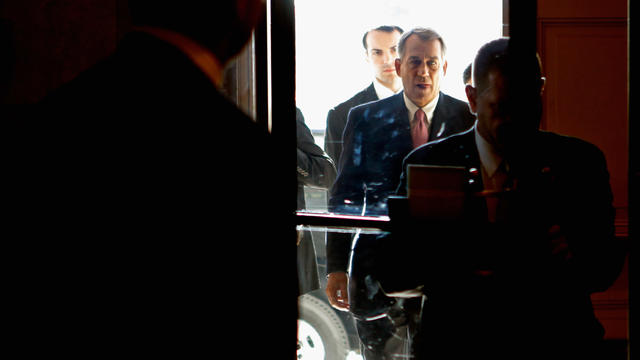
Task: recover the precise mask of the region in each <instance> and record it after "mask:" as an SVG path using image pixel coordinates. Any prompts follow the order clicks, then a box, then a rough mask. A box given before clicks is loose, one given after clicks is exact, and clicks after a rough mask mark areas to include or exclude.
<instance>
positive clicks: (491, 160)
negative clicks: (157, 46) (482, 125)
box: [473, 121, 502, 178]
mask: <svg viewBox="0 0 640 360" xmlns="http://www.w3.org/2000/svg"><path fill="white" fill-rule="evenodd" d="M473 131H474V132H475V136H476V146H477V147H478V155H479V156H480V163H481V164H482V167H483V169H484V170H485V171H486V175H487V177H488V178H491V177H493V175H494V174H495V172H496V170H498V167H499V166H500V164H501V163H502V156H500V154H498V152H497V151H496V149H495V148H494V147H493V146H492V145H491V144H490V143H489V142H488V141H487V140H485V138H483V137H482V135H480V133H479V132H478V122H477V121H476V123H475V125H474V126H473Z"/></svg>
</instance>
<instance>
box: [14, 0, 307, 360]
mask: <svg viewBox="0 0 640 360" xmlns="http://www.w3.org/2000/svg"><path fill="white" fill-rule="evenodd" d="M129 5H130V8H131V18H132V22H133V24H134V25H135V27H134V29H133V31H131V32H130V33H129V34H127V35H126V36H125V37H124V38H123V39H122V41H121V42H120V44H119V45H118V48H117V50H116V52H115V53H114V54H113V55H112V56H110V57H109V58H107V59H105V60H104V61H103V62H101V63H100V64H97V65H96V66H95V67H93V68H91V69H90V70H88V71H87V72H85V73H83V74H81V75H80V76H78V77H77V78H76V79H75V80H74V81H72V82H71V83H69V84H68V85H66V86H64V87H63V88H61V89H60V90H59V91H56V92H55V93H54V94H51V96H49V97H48V98H47V99H46V100H45V101H44V102H43V103H42V104H41V105H40V110H41V111H42V114H43V115H46V117H43V118H46V119H47V120H48V121H47V122H46V123H40V122H39V123H38V124H30V129H29V131H30V132H29V133H28V134H27V135H28V138H27V140H28V142H27V143H25V144H24V145H23V146H24V149H25V151H24V152H23V156H24V160H25V161H24V165H23V168H24V169H26V170H27V171H28V172H27V174H29V176H24V180H25V182H24V183H23V184H21V185H20V187H19V188H18V189H19V190H18V191H17V192H18V193H19V194H20V196H22V198H21V199H20V201H21V203H22V204H23V206H24V207H25V209H24V210H25V212H26V213H27V214H29V215H30V217H29V219H30V221H31V223H32V224H37V228H36V227H34V226H29V227H26V228H27V229H38V230H34V231H37V234H39V235H44V236H39V237H37V238H39V239H57V241H55V242H51V241H49V242H46V243H44V244H42V246H41V247H39V246H38V247H36V246H34V250H33V251H31V252H30V258H29V261H28V262H27V264H32V265H33V266H25V267H26V268H28V269H29V270H28V272H24V274H25V281H24V283H25V284H26V285H27V286H29V289H30V292H29V293H32V292H35V294H34V296H31V297H29V299H27V301H28V302H27V304H28V305H27V307H28V311H27V313H28V314H30V315H29V316H33V318H34V319H35V320H34V322H33V323H32V324H30V326H32V327H33V328H37V329H38V330H37V331H41V332H42V333H43V334H44V335H46V337H44V336H43V341H45V339H46V341H47V342H45V345H43V347H45V348H46V349H47V351H48V353H49V354H51V353H57V352H60V353H64V354H65V356H67V355H69V354H71V355H72V357H73V355H74V353H77V354H81V356H80V357H86V356H87V355H89V356H92V355H96V354H102V353H109V354H122V353H123V352H125V351H126V352H133V353H142V352H144V353H145V354H149V353H150V354H156V355H162V356H167V355H169V356H171V357H176V356H188V357H189V356H191V357H193V356H196V354H198V356H200V355H201V354H209V356H213V357H221V358H232V357H238V354H242V356H246V357H249V358H251V357H264V356H265V354H266V353H268V354H269V356H272V357H285V358H286V357H287V356H290V357H293V356H295V336H296V300H295V299H296V296H297V281H296V275H295V274H296V265H295V260H294V259H295V256H296V245H295V232H293V233H292V231H291V228H290V227H289V225H290V224H289V223H288V222H287V220H286V219H288V218H289V214H291V213H292V212H293V211H294V210H295V209H294V208H293V207H291V208H289V206H287V205H283V203H284V204H289V203H290V202H287V201H282V199H281V197H282V196H286V194H291V195H293V192H294V191H295V184H294V185H293V186H291V187H290V189H289V188H288V187H285V186H283V185H281V184H288V183H287V182H283V181H282V178H281V177H278V176H276V175H274V173H275V174H279V173H280V171H279V170H281V168H280V167H278V165H277V164H274V162H268V161H255V159H256V156H257V154H260V153H262V154H270V155H271V156H274V158H282V156H280V155H279V154H278V150H277V149H278V148H277V147H276V146H274V144H273V140H272V138H271V136H270V135H269V134H268V132H267V131H266V130H265V129H263V128H261V127H260V126H258V125H257V124H255V123H254V122H253V121H252V119H251V118H249V117H248V116H247V115H245V114H244V113H243V112H242V111H241V110H240V109H238V108H237V107H236V105H235V104H233V103H232V102H230V101H229V100H228V99H227V98H226V97H225V96H224V95H223V94H222V93H221V91H220V90H219V86H220V85H221V80H222V69H223V67H224V66H225V64H226V63H228V62H229V61H230V60H231V59H232V58H233V57H234V56H235V55H236V54H237V53H238V52H239V51H240V50H241V49H242V48H243V47H244V45H245V44H246V42H247V40H248V39H249V37H250V34H251V32H252V29H253V27H254V26H255V24H256V23H257V22H258V20H259V18H260V16H262V15H261V14H262V11H261V9H262V8H263V4H262V3H261V1H259V0H256V1H216V2H186V3H180V4H178V3H174V2H158V1H148V0H136V1H134V0H131V1H129ZM291 120H292V121H293V119H291ZM289 170H293V169H292V168H291V169H289ZM16 174H17V175H16V176H18V175H20V176H22V173H20V172H16ZM290 174H291V175H292V176H293V172H292V171H290ZM283 194H284V195H283ZM291 198H293V196H291ZM287 237H289V240H290V241H286V238H287ZM273 239H279V240H278V241H275V242H274V241H272V240H273ZM273 254H278V256H282V258H283V259H285V260H282V259H280V260H278V261H273V258H272V256H273ZM286 259H288V260H286ZM265 271H268V273H269V274H271V275H273V276H276V277H277V278H278V279H279V280H278V282H275V283H274V282H269V281H266V279H265V278H261V277H260V276H261V275H260V274H262V273H264V272H265ZM271 291H274V292H275V293H278V294H280V295H281V296H282V298H281V297H279V296H278V297H270V296H266V297H262V296H258V297H256V296H255V295H256V294H268V293H270V292H271ZM283 298H284V299H283ZM287 299H289V300H287ZM262 307H264V309H266V310H267V311H265V312H261V313H262V314H261V315H260V317H259V318H256V317H255V316H254V314H255V312H256V311H255V310H256V309H257V308H262ZM283 321H284V322H285V323H288V326H287V325H284V327H283V328H282V330H278V331H276V332H274V331H272V325H273V324H274V323H280V324H281V323H282V322H283ZM26 322H27V323H29V321H26ZM247 326H249V328H251V329H252V331H256V332H257V333H259V334H260V335H259V336H256V337H255V338H254V339H252V345H254V347H252V349H247V348H246V346H244V345H246V344H244V343H245V341H244V340H243V339H244V337H243V336H240V335H239V334H242V333H244V329H246V328H247ZM33 339H34V340H37V342H39V340H40V337H39V336H35V337H33ZM49 342H50V343H51V346H49ZM265 351H266V353H265ZM189 354H191V355H189ZM287 354H288V355H287Z"/></svg>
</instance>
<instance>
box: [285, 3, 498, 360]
mask: <svg viewBox="0 0 640 360" xmlns="http://www.w3.org/2000/svg"><path fill="white" fill-rule="evenodd" d="M295 7H296V104H297V106H298V109H299V112H300V113H301V114H304V116H303V117H304V125H305V126H304V127H306V128H307V130H306V131H305V134H304V135H300V133H299V135H298V136H299V139H298V155H299V156H298V165H299V167H298V179H299V193H298V198H299V209H300V210H306V211H308V212H309V211H310V212H315V213H321V212H329V213H332V214H335V215H336V216H335V217H334V218H324V219H323V218H322V217H321V216H319V215H317V216H316V219H315V220H314V222H311V221H310V220H309V218H306V219H304V220H301V221H302V222H301V223H303V224H311V223H312V224H317V225H322V222H323V221H326V224H328V225H334V226H339V227H322V226H317V227H309V226H302V227H300V228H299V229H298V232H299V239H300V244H304V243H306V244H307V245H302V246H306V248H307V250H304V251H306V252H304V251H303V250H300V248H299V258H298V261H299V274H301V276H300V279H301V281H302V282H306V283H307V284H303V283H301V289H302V290H303V291H302V292H301V294H302V296H301V297H300V309H301V311H300V313H301V315H302V318H301V325H300V329H301V335H300V338H299V341H300V342H299V347H300V349H299V350H300V352H299V355H304V357H305V358H312V356H318V357H319V358H323V356H324V358H326V359H345V358H347V356H351V357H352V358H354V357H358V358H360V359H362V358H369V359H371V358H376V356H378V358H379V357H380V356H387V357H388V356H395V357H399V358H411V356H412V353H411V351H410V349H411V347H412V339H413V335H414V334H415V330H416V327H417V326H418V325H419V322H418V320H417V319H419V318H420V314H421V310H422V301H423V297H422V296H421V294H420V293H419V292H416V294H417V295H418V296H408V297H406V298H405V297H403V298H399V297H394V298H392V297H389V296H387V295H386V294H385V293H384V292H383V291H382V289H381V288H380V286H379V285H378V282H377V279H376V277H375V275H374V272H375V264H372V263H371V262H369V261H368V260H369V259H368V257H367V252H368V251H369V249H373V248H375V247H376V244H377V243H378V241H379V240H380V238H381V237H383V236H384V234H385V233H384V232H383V231H381V230H376V229H375V228H378V229H385V230H386V229H387V228H388V222H389V218H388V213H389V205H388V202H387V197H388V196H389V195H393V194H394V193H395V190H396V188H397V186H398V184H399V182H400V178H399V174H400V169H401V164H402V159H403V158H404V157H405V156H406V155H407V154H408V153H409V152H410V151H411V150H412V149H413V143H412V137H411V135H410V131H409V130H410V129H411V128H410V122H411V121H412V119H413V118H412V114H415V113H416V112H417V110H416V109H412V108H411V107H410V106H409V105H406V101H407V100H406V99H407V98H406V97H404V92H403V91H401V90H402V88H400V89H398V86H391V87H386V85H385V84H391V85H398V83H402V84H403V86H407V83H406V81H398V79H399V78H398V76H397V74H400V75H401V74H402V72H401V71H399V70H398V69H399V68H398V62H397V61H396V59H397V58H399V57H400V55H401V54H399V53H398V46H397V41H398V39H399V38H400V35H401V33H402V32H403V31H404V32H408V31H410V30H411V29H413V28H416V27H425V28H433V29H434V30H435V31H436V32H437V33H439V34H440V35H441V37H442V38H443V39H444V43H446V52H444V51H440V52H439V53H438V54H436V57H434V58H430V59H428V60H425V61H424V62H423V63H424V64H427V65H426V66H427V67H430V69H431V70H429V72H430V75H429V77H431V78H433V77H435V76H436V75H437V76H438V78H439V82H438V84H439V86H440V88H439V90H440V91H433V93H434V97H433V98H430V99H431V100H430V101H429V103H431V105H432V107H431V108H430V110H429V105H428V104H417V107H420V108H422V107H424V108H425V109H424V110H423V111H424V113H425V114H426V115H427V116H426V119H425V120H424V121H430V122H431V123H427V125H429V124H435V125H433V126H434V127H433V128H432V129H430V130H429V131H430V132H431V133H432V134H433V136H435V137H441V136H442V137H444V136H448V135H449V134H452V133H455V132H458V131H463V130H466V129H467V128H468V127H469V126H470V124H472V123H473V120H474V119H473V117H472V116H469V117H466V115H465V117H464V121H461V122H460V123H461V124H462V123H464V124H465V126H466V125H469V126H468V127H465V128H460V129H458V126H457V125H455V126H454V125H452V123H453V122H448V120H442V117H441V118H438V116H440V115H438V111H440V112H442V108H443V106H440V105H438V106H440V110H438V106H436V104H440V103H441V101H443V102H444V101H447V102H449V103H453V104H455V106H456V111H462V110H464V111H466V114H467V115H470V114H469V113H468V107H467V105H466V104H465V103H464V102H465V101H466V95H465V93H464V86H465V84H464V81H463V72H464V70H465V68H467V67H468V65H469V64H470V63H471V62H472V60H473V57H474V56H475V53H476V51H477V49H478V48H479V47H480V46H481V45H482V44H484V43H485V42H487V41H488V40H492V39H495V38H498V37H500V36H501V31H502V0H491V1H482V2H478V1H473V0H458V1H448V2H435V3H434V2H424V1H415V2H412V1H405V2H400V3H399V2H396V1H390V0H367V1H364V0H363V1H347V2H345V1H341V0H328V1H323V2H317V1H311V0H295ZM327 19H331V20H330V21H331V23H332V24H339V26H327V21H328V20H327ZM383 25H386V26H388V27H389V28H388V29H387V28H381V26H383ZM372 29H375V30H374V31H372V32H369V31H370V30H372ZM468 29H473V31H466V30H468ZM387 30H390V31H387ZM370 34H373V35H371V36H369V35H370ZM374 35H375V36H374ZM439 44H442V42H440V43H439ZM442 45H443V46H442V47H441V48H442V49H441V50H444V44H442ZM439 49H440V48H439ZM404 51H407V50H406V49H405V50H404ZM393 78H395V80H393ZM407 78H408V76H407ZM402 79H403V80H406V79H405V76H402ZM392 80H393V81H392ZM424 82H426V80H425V81H424ZM436 90H438V89H436ZM398 91H400V92H398ZM392 98H393V99H395V100H394V101H395V102H396V103H397V105H398V106H399V107H400V106H401V107H402V108H403V109H404V110H403V111H404V112H402V113H401V114H400V115H399V112H398V111H396V110H394V109H391V108H389V107H385V108H380V109H376V110H375V111H376V113H373V110H370V109H372V108H367V109H369V111H370V112H372V113H371V114H363V116H362V119H375V121H359V122H358V123H357V124H356V122H355V121H353V122H352V124H351V125H350V126H351V128H349V127H348V126H347V119H348V114H349V111H350V110H351V109H352V108H353V106H357V105H359V104H363V103H369V102H372V101H376V100H378V99H392ZM349 99H351V100H353V101H347V100H349ZM396 100H397V101H396ZM382 101H384V100H381V102H382ZM408 101H413V99H411V98H409V100H408ZM414 105H415V102H414ZM394 106H395V105H394ZM447 106H448V105H447ZM452 106H453V105H452ZM360 109H364V108H360ZM362 111H364V110H361V111H360V112H362ZM357 112H358V110H356V111H354V112H353V113H354V115H353V117H354V118H355V116H356V115H355V114H356V113H357ZM337 118H339V120H335V119H337ZM468 120H469V121H468ZM336 124H337V125H336ZM398 124H400V125H399V126H396V125H398ZM365 127H366V128H365ZM345 129H346V130H345ZM343 135H344V136H343ZM423 137H424V136H423ZM425 138H426V137H425ZM301 139H304V140H303V141H302V140H301ZM429 139H432V137H431V136H430V137H429ZM312 141H313V142H315V145H317V147H318V148H319V149H320V150H324V151H322V152H319V151H318V149H317V148H314V149H313V150H312V151H310V150H309V151H307V152H308V153H311V155H307V156H306V157H305V156H303V154H301V149H300V148H301V145H300V144H301V143H302V142H305V144H306V146H308V148H307V149H311V148H312V146H310V145H311V142H312ZM336 144H338V145H339V146H334V145H336ZM302 152H303V153H304V151H302ZM329 162H331V165H332V166H333V168H332V167H331V166H329V165H328V163H329ZM321 174H322V175H321ZM346 174H349V176H346ZM329 179H332V180H331V182H330V183H328V180H329ZM335 179H337V180H336V181H335V182H333V180H335ZM338 215H340V216H342V217H339V218H338ZM344 215H351V216H353V217H352V218H349V217H345V216H344ZM360 217H361V218H362V219H361V218H360ZM363 219H365V220H363ZM366 219H369V220H366ZM349 224H350V226H352V227H351V228H349ZM345 226H346V227H345ZM361 227H369V228H366V229H364V228H361ZM308 244H312V245H313V246H312V250H309V246H308ZM353 249H358V250H359V251H355V252H354V251H352V250H353ZM312 254H315V255H312ZM353 254H358V255H357V256H359V258H358V259H353ZM313 263H315V264H313ZM312 264H313V265H312ZM354 264H357V265H356V267H355V268H354ZM314 266H315V268H314ZM311 274H313V276H310V275H311ZM314 276H317V282H315V280H313V279H314ZM309 284H313V285H311V286H309ZM316 286H317V288H316V289H314V288H315V287H316ZM416 294H413V295H416ZM341 310H342V311H341ZM317 314H324V315H322V316H323V317H324V318H325V319H334V320H335V319H336V318H337V319H338V320H337V321H333V324H338V325H340V326H342V327H340V326H338V328H334V329H333V333H335V334H340V333H346V334H347V335H346V336H344V337H342V336H340V337H339V338H336V337H331V336H329V335H326V336H323V333H322V331H321V330H318V329H323V326H321V325H317V326H315V327H314V326H309V324H312V323H313V321H316V320H313V319H316V318H317V317H318V316H319V315H317ZM306 317H308V318H309V319H312V320H309V321H307V318H306ZM345 319H347V320H345ZM327 322H331V321H327ZM344 339H347V340H346V341H345V340H344Z"/></svg>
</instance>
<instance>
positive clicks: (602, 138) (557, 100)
mask: <svg viewBox="0 0 640 360" xmlns="http://www.w3.org/2000/svg"><path fill="white" fill-rule="evenodd" d="M541 34H542V48H543V49H544V51H543V52H542V54H541V56H542V61H543V64H544V67H545V73H546V76H547V85H546V88H545V107H544V108H545V114H544V120H543V128H545V129H547V130H550V131H554V132H558V133H561V134H567V135H571V136H576V137H579V138H581V139H584V140H587V141H589V142H591V143H594V144H596V145H597V146H598V147H600V149H602V150H603V151H604V152H605V155H606V157H607V163H608V166H609V171H610V174H611V185H612V188H613V192H614V195H615V200H614V206H615V207H616V208H617V209H618V210H619V213H620V214H619V218H620V217H624V216H625V215H626V209H627V206H628V204H627V201H628V184H627V180H628V163H629V156H628V155H629V150H628V149H629V144H628V129H627V128H628V122H627V118H628V113H627V65H626V59H627V38H626V22H624V21H595V22H594V21H562V22H557V21H553V22H542V29H541Z"/></svg>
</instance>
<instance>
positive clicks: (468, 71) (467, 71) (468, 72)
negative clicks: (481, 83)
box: [462, 64, 471, 85]
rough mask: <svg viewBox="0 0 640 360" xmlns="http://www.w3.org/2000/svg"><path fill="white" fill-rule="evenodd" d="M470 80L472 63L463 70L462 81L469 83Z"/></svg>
mask: <svg viewBox="0 0 640 360" xmlns="http://www.w3.org/2000/svg"><path fill="white" fill-rule="evenodd" d="M469 80H471V64H469V65H467V67H466V68H465V69H464V71H463V72H462V83H463V84H465V85H467V83H468V82H469Z"/></svg>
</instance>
